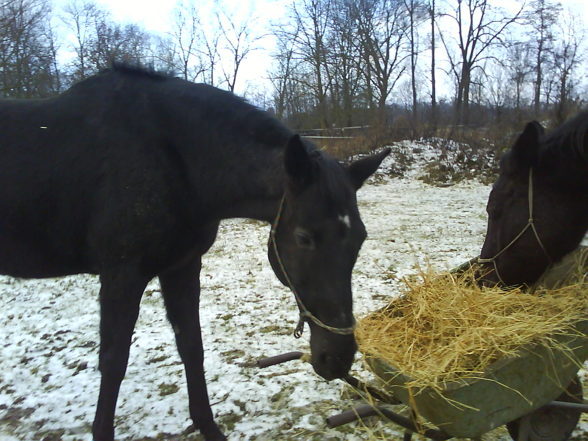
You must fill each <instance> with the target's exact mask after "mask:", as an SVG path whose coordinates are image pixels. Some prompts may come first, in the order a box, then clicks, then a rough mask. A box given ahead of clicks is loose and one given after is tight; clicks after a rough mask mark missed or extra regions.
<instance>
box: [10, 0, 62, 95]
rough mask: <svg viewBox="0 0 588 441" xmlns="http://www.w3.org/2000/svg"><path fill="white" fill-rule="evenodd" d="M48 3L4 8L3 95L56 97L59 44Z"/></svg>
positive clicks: (29, 0) (37, 0)
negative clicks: (56, 40) (57, 43)
mask: <svg viewBox="0 0 588 441" xmlns="http://www.w3.org/2000/svg"><path fill="white" fill-rule="evenodd" d="M50 15H51V9H50V7H49V3H48V2H47V0H8V1H5V2H3V3H2V4H0V23H1V24H2V26H1V27H0V93H2V94H3V95H4V96H9V97H34V96H47V95H51V94H53V93H55V92H56V91H57V89H58V87H57V86H56V84H55V72H54V71H53V69H54V66H55V58H54V57H55V54H56V50H55V42H54V39H53V31H52V29H51V27H50V25H49V20H48V17H50Z"/></svg>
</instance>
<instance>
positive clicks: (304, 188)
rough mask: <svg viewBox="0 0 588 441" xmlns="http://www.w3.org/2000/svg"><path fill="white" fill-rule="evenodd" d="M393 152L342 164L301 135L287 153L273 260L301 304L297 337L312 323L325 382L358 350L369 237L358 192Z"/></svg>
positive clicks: (341, 372) (316, 355)
mask: <svg viewBox="0 0 588 441" xmlns="http://www.w3.org/2000/svg"><path fill="white" fill-rule="evenodd" d="M388 153H389V150H385V151H384V152H382V153H380V154H377V155H373V156H370V157H367V158H364V159H361V160H358V161H356V162H354V163H352V164H350V165H348V166H343V165H342V164H340V163H339V162H338V161H336V160H335V159H333V158H331V157H329V156H328V155H326V154H325V153H323V152H321V151H320V150H317V149H316V148H315V147H314V146H312V145H311V144H307V143H306V142H305V141H303V140H301V139H300V138H299V137H298V136H294V137H292V139H290V141H289V143H288V146H287V148H286V151H285V153H284V166H285V170H286V180H287V183H286V189H285V193H284V196H283V199H282V201H281V203H280V208H279V210H278V214H277V216H276V219H275V221H274V224H273V227H272V232H271V236H270V244H269V248H268V254H269V260H270V263H271V265H272V268H273V270H274V272H275V274H276V276H277V277H278V278H279V279H280V281H281V282H282V283H283V284H284V285H286V286H287V287H289V288H290V289H291V290H292V291H293V293H294V296H295V298H296V301H297V303H298V307H299V309H300V323H299V327H298V329H297V332H298V334H300V333H301V330H302V327H303V326H304V322H307V323H308V324H309V326H310V333H311V336H310V347H311V353H312V355H311V363H312V365H313V367H314V369H315V371H316V372H317V373H318V374H319V375H321V376H322V377H323V378H325V379H326V380H331V379H334V378H340V377H342V376H344V375H345V374H346V373H347V372H348V371H349V369H350V367H351V364H352V362H353V357H354V355H355V351H356V349H357V346H356V343H355V339H354V336H353V330H354V324H355V319H354V317H353V301H352V292H351V273H352V271H353V267H354V265H355V261H356V259H357V255H358V253H359V249H360V247H361V245H362V243H363V242H364V240H365V238H366V236H367V233H366V229H365V226H364V224H363V222H362V221H361V218H360V215H359V210H358V208H357V199H356V196H355V193H356V191H357V190H358V189H359V188H360V187H361V185H362V184H363V182H364V181H365V180H366V179H367V178H368V177H369V176H370V175H371V174H372V173H373V172H375V170H376V169H377V168H378V166H379V165H380V163H381V162H382V160H383V159H384V158H385V156H386V155H387V154H388ZM295 335H296V334H295Z"/></svg>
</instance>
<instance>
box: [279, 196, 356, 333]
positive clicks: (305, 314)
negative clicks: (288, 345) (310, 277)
mask: <svg viewBox="0 0 588 441" xmlns="http://www.w3.org/2000/svg"><path fill="white" fill-rule="evenodd" d="M285 200H286V195H284V196H282V199H281V201H280V206H279V208H278V214H277V215H276V218H275V219H274V223H273V224H272V229H271V231H270V241H271V242H272V244H273V247H274V252H275V254H276V260H277V261H278V265H280V270H281V271H282V274H284V278H285V279H286V282H287V283H288V287H289V288H290V290H291V291H292V293H293V294H294V297H295V298H296V303H298V308H299V309H300V319H299V320H298V324H297V325H296V329H294V337H295V338H300V337H301V336H302V333H303V332H304V322H305V320H306V319H309V320H311V321H312V322H313V323H314V324H315V325H317V326H319V327H321V328H323V329H326V330H327V331H329V332H332V333H334V334H339V335H352V334H353V333H354V332H355V321H354V323H353V325H352V326H350V327H348V328H337V327H334V326H329V325H327V324H326V323H323V322H322V321H321V320H320V319H318V318H317V317H316V316H315V315H314V314H313V313H312V312H310V311H309V310H308V309H307V308H306V306H304V303H302V299H301V298H300V296H299V295H298V292H297V291H296V289H295V288H294V284H293V283H292V280H291V279H290V276H289V275H288V272H287V271H286V267H285V266H284V262H283V261H282V258H281V257H280V253H279V252H278V243H277V242H276V230H277V229H278V225H279V223H280V219H281V217H282V213H283V211H284V201H285Z"/></svg>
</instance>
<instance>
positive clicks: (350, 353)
mask: <svg viewBox="0 0 588 441" xmlns="http://www.w3.org/2000/svg"><path fill="white" fill-rule="evenodd" d="M332 336H333V337H332V339H330V340H329V341H328V343H329V344H328V345H326V344H324V345H321V347H316V346H315V347H314V348H313V346H314V345H313V344H312V343H311V350H312V356H311V360H310V362H311V364H312V367H313V368H314V371H315V372H316V373H317V374H318V375H320V376H321V377H323V378H324V379H325V380H327V381H330V380H334V379H336V378H343V377H345V376H346V375H347V374H348V372H349V369H351V365H352V364H353V359H354V357H355V352H356V351H357V344H356V343H355V339H354V338H353V336H352V335H345V336H342V335H334V334H332Z"/></svg>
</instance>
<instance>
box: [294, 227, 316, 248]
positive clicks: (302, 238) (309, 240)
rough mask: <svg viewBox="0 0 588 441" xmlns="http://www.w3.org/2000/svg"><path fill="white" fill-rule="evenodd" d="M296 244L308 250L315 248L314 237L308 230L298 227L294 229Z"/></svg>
mask: <svg viewBox="0 0 588 441" xmlns="http://www.w3.org/2000/svg"><path fill="white" fill-rule="evenodd" d="M294 237H295V238H296V245H298V246H299V247H300V248H304V249H307V250H312V249H314V239H313V237H312V235H311V234H310V233H309V232H308V231H304V230H300V229H297V230H296V231H294Z"/></svg>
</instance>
